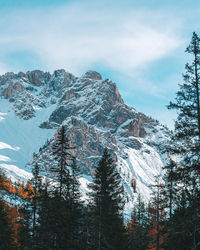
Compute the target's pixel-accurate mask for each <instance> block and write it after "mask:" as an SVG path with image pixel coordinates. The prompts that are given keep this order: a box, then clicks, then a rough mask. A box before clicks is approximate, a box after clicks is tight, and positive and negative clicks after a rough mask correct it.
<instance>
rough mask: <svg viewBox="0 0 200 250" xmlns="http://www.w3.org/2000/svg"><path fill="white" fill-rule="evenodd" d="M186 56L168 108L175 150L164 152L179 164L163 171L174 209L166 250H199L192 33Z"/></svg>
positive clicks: (199, 66)
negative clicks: (188, 58)
mask: <svg viewBox="0 0 200 250" xmlns="http://www.w3.org/2000/svg"><path fill="white" fill-rule="evenodd" d="M186 52H187V53H189V54H190V55H191V58H192V59H191V60H192V61H191V63H190V64H189V63H187V64H186V66H185V69H186V73H185V74H184V75H183V84H180V85H179V86H180V90H179V91H178V92H177V94H176V101H175V102H174V103H172V102H171V103H170V105H169V106H168V108H169V109H176V110H177V112H178V117H177V120H176V123H175V133H174V137H173V138H172V139H173V140H175V142H176V147H175V148H173V147H171V148H169V149H168V150H169V152H170V153H171V155H173V154H174V153H175V154H177V155H179V157H180V159H181V160H180V162H179V163H178V164H177V163H176V164H175V163H174V162H172V161H171V162H170V163H169V165H168V167H167V173H166V181H167V184H166V185H167V189H168V192H167V196H166V197H167V198H168V200H169V203H172V202H173V201H174V198H175V196H174V193H176V198H175V201H176V205H175V206H174V211H173V209H172V207H171V218H170V219H169V220H168V223H167V230H168V233H169V235H168V241H167V242H166V249H200V218H199V214H200V211H199V207H200V204H199V193H200V95H199V94H200V92H199V91H200V90H199V88H200V38H199V37H198V35H197V34H196V33H193V36H192V40H191V43H190V44H189V46H188V47H187V49H186ZM181 239H182V240H181Z"/></svg>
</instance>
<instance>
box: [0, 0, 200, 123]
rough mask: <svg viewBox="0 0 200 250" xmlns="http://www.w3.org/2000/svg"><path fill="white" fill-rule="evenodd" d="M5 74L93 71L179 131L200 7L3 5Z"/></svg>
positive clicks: (0, 51)
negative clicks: (181, 90)
mask: <svg viewBox="0 0 200 250" xmlns="http://www.w3.org/2000/svg"><path fill="white" fill-rule="evenodd" d="M0 16H1V18H0V31H1V32H0V74H3V73H5V72H7V71H14V72H19V71H27V70H34V69H42V70H45V71H50V72H53V70H55V69H59V68H64V69H65V70H67V71H70V72H72V73H74V74H75V75H77V76H80V75H82V74H83V73H84V72H85V71H87V70H90V69H93V70H96V71H98V72H100V73H101V74H102V75H103V77H106V78H111V79H112V80H113V81H114V82H116V83H117V85H118V88H119V90H120V92H121V94H122V97H123V99H124V100H125V102H126V103H128V104H130V105H131V106H133V107H135V108H136V109H137V110H138V111H141V112H144V113H146V114H148V115H150V116H152V117H154V118H156V119H158V120H160V121H161V122H162V123H163V124H164V125H168V126H169V127H170V128H172V127H173V120H174V119H175V117H176V115H175V112H172V111H168V110H167V109H166V105H167V104H168V103H169V101H170V100H173V99H174V97H175V92H176V91H177V89H178V83H180V82H181V81H182V73H184V65H185V63H186V62H187V61H188V59H189V57H188V55H187V54H185V52H184V51H185V48H186V46H187V45H188V43H189V42H190V39H191V36H192V32H193V31H196V32H197V33H198V32H199V27H200V25H199V23H200V21H199V16H200V1H195V0H190V1H189V0H187V1H186V0H176V1H174V0H162V1H161V0H139V1H138V0H130V1H129V0H127V1H126V0H123V1H122V0H118V1H116V0H115V1H112V0H101V1H95V0H93V1H90V0H82V1H81V0H79V1H76V0H73V1H67V0H65V1H64V0H60V1H59V0H34V1H28V0H1V1H0Z"/></svg>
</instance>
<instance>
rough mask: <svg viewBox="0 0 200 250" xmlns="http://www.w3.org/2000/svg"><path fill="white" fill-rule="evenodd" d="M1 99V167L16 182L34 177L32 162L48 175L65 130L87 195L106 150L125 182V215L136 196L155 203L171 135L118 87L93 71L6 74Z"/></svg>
mask: <svg viewBox="0 0 200 250" xmlns="http://www.w3.org/2000/svg"><path fill="white" fill-rule="evenodd" d="M0 96H1V99H0V166H1V167H3V168H4V169H6V170H7V171H8V173H9V175H10V176H11V178H13V179H14V180H16V179H18V178H20V179H21V180H24V179H26V178H29V177H30V165H31V164H32V163H34V162H38V163H40V164H43V166H44V168H43V174H44V175H49V173H48V168H47V167H46V166H49V165H50V164H54V163H53V162H54V161H52V156H51V150H52V149H51V147H52V144H53V143H54V134H55V133H56V131H57V129H58V128H59V127H60V126H61V125H65V126H66V129H67V133H68V136H69V139H70V142H71V143H72V144H73V145H74V146H75V152H74V154H75V155H76V157H77V163H78V165H79V166H80V167H81V172H82V175H83V176H82V177H81V183H82V186H81V189H82V190H83V193H85V190H86V186H87V185H86V183H87V182H88V181H91V176H92V175H93V170H94V167H95V166H96V164H97V162H98V160H99V159H100V157H101V155H102V152H103V149H104V148H105V147H108V148H109V150H110V152H111V153H112V154H113V157H114V159H115V160H116V162H117V168H118V171H119V172H120V174H121V177H122V181H123V185H124V190H125V191H124V192H125V200H126V202H127V204H126V211H127V212H128V211H130V208H131V206H132V203H133V200H134V199H135V197H136V196H137V193H139V192H140V193H141V194H142V195H143V196H144V197H145V198H148V197H149V195H150V192H151V187H150V184H152V183H153V182H154V176H155V175H158V174H162V167H163V166H164V164H165V158H166V155H165V153H164V148H165V146H166V144H168V143H170V139H169V138H170V135H169V131H168V130H167V129H166V128H164V127H163V126H161V125H159V124H158V122H156V121H155V120H153V119H152V118H149V117H148V116H146V115H144V114H142V113H140V112H137V111H136V110H135V109H134V108H131V107H129V106H127V105H126V104H125V103H124V101H123V100H122V98H121V96H120V93H119V91H118V89H117V87H116V84H114V83H113V82H112V81H110V80H109V79H102V77H101V75H100V74H99V73H97V72H95V71H88V72H86V74H85V75H83V76H82V77H80V78H78V77H75V76H73V75H72V74H70V73H67V72H65V71H64V70H57V71H55V72H54V73H53V74H52V75H51V74H50V73H44V72H42V71H32V72H27V73H26V74H25V73H19V74H14V73H7V74H5V75H3V76H1V77H0ZM34 152H36V153H37V154H36V155H35V156H34V158H32V155H33V153H34Z"/></svg>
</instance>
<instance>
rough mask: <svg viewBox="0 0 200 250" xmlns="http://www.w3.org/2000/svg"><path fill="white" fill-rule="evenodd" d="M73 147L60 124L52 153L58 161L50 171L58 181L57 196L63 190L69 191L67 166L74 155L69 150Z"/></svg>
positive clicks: (60, 194)
mask: <svg viewBox="0 0 200 250" xmlns="http://www.w3.org/2000/svg"><path fill="white" fill-rule="evenodd" d="M72 149H74V148H73V147H71V146H70V144H69V140H68V139H67V135H66V129H65V127H64V126H62V127H61V128H60V129H59V130H58V132H57V134H56V136H55V143H54V145H53V155H54V158H55V160H56V161H57V162H58V165H57V166H52V167H51V169H50V171H51V172H52V173H54V174H55V175H56V176H55V177H56V180H57V181H58V183H59V196H60V197H61V196H62V194H63V192H65V194H66V193H68V194H69V192H70V180H69V179H70V172H69V166H70V165H71V163H72V161H73V159H74V157H73V156H72V154H71V152H70V150H72ZM63 189H65V190H63Z"/></svg>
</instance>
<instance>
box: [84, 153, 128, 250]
mask: <svg viewBox="0 0 200 250" xmlns="http://www.w3.org/2000/svg"><path fill="white" fill-rule="evenodd" d="M120 182H121V179H120V176H119V174H118V172H117V169H116V165H115V164H114V163H113V159H112V157H111V155H110V154H109V153H108V150H107V149H105V151H104V153H103V156H102V158H101V160H100V161H99V164H98V166H97V168H96V170H95V176H94V183H92V184H90V185H89V188H90V190H91V192H90V193H89V195H90V197H91V205H92V207H93V210H94V222H93V223H94V240H95V243H94V244H95V249H98V250H103V249H113V250H114V249H115V250H117V249H123V244H124V242H123V232H124V228H123V216H122V212H123V206H124V202H123V200H122V195H121V191H122V186H121V184H120Z"/></svg>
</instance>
